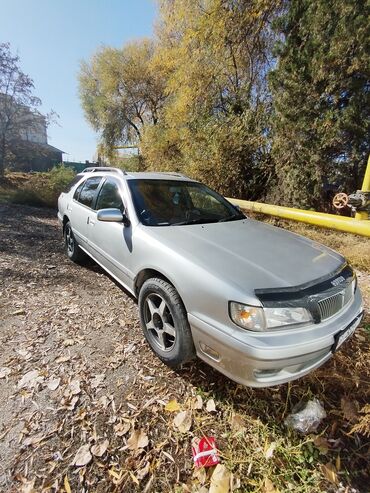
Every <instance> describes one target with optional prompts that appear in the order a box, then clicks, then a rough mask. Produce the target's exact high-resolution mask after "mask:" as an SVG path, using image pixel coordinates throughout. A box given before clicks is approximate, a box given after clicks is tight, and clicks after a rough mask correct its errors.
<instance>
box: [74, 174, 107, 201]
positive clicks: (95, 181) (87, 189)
mask: <svg viewBox="0 0 370 493" xmlns="http://www.w3.org/2000/svg"><path fill="white" fill-rule="evenodd" d="M100 180H101V176H93V177H92V178H88V179H87V180H86V181H85V182H84V183H83V186H82V190H81V192H80V195H79V197H78V199H77V200H78V201H79V202H80V203H81V204H83V205H86V206H87V207H91V206H92V203H93V201H94V198H95V192H96V189H97V188H98V186H99V183H100ZM78 188H80V187H78ZM78 188H77V190H78ZM77 190H76V192H77Z"/></svg>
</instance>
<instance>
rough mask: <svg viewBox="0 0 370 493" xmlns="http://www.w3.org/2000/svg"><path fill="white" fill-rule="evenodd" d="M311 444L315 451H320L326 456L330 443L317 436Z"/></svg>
mask: <svg viewBox="0 0 370 493" xmlns="http://www.w3.org/2000/svg"><path fill="white" fill-rule="evenodd" d="M313 444H314V445H315V447H316V448H317V449H319V450H320V452H321V453H322V454H324V455H325V454H327V453H328V450H329V449H330V443H329V442H328V440H327V439H326V438H324V437H322V436H317V437H315V438H314V441H313Z"/></svg>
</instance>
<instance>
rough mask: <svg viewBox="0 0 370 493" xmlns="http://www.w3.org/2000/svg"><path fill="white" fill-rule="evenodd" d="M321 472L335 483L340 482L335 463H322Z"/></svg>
mask: <svg viewBox="0 0 370 493" xmlns="http://www.w3.org/2000/svg"><path fill="white" fill-rule="evenodd" d="M321 472H322V473H323V475H324V476H325V478H326V479H327V480H328V481H330V482H331V483H333V484H338V476H337V470H336V467H335V465H334V464H332V463H331V462H328V463H327V464H322V465H321Z"/></svg>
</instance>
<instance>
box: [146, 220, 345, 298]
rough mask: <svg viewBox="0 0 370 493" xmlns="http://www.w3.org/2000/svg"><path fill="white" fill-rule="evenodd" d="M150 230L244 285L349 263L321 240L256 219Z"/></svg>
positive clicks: (307, 278)
mask: <svg viewBox="0 0 370 493" xmlns="http://www.w3.org/2000/svg"><path fill="white" fill-rule="evenodd" d="M145 229H146V230H147V232H148V233H149V234H150V236H151V237H152V239H153V240H158V241H159V243H162V244H164V245H166V247H168V248H170V249H171V250H173V251H175V252H177V253H178V254H180V255H181V256H184V257H185V258H186V259H188V260H189V261H191V262H192V263H194V264H198V265H199V267H202V268H203V269H205V270H207V271H208V272H209V273H210V274H212V275H214V276H215V277H218V278H221V279H224V280H227V281H229V282H231V283H232V284H233V285H238V286H239V287H241V288H243V289H245V288H246V287H249V288H251V289H257V288H275V287H291V286H298V285H300V284H304V283H306V282H312V281H315V280H316V279H319V278H321V277H323V276H325V275H328V274H331V273H333V272H334V271H336V270H337V269H338V268H339V267H340V266H341V265H342V264H344V262H345V259H344V258H343V257H342V256H341V255H339V254H338V253H336V252H334V251H333V250H331V249H330V248H328V247H326V246H324V245H321V244H320V243H317V242H315V241H312V240H310V239H308V238H304V237H302V236H299V235H297V234H294V233H291V232H290V231H287V230H284V229H281V228H276V227H274V226H271V225H268V224H265V223H262V222H259V221H255V220H252V219H243V220H240V221H230V222H223V223H211V224H201V225H199V224H197V225H183V226H169V227H167V226H166V227H150V228H145Z"/></svg>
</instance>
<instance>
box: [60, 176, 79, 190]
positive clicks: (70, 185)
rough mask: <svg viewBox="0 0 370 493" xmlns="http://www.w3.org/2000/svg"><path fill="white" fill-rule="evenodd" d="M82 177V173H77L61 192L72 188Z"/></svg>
mask: <svg viewBox="0 0 370 493" xmlns="http://www.w3.org/2000/svg"><path fill="white" fill-rule="evenodd" d="M82 177H83V174H81V173H80V174H78V175H76V176H75V177H74V178H73V180H72V181H71V182H70V183H68V185H67V186H66V187H65V189H64V190H63V192H64V193H68V192H70V191H71V190H72V188H73V187H74V186H75V185H76V183H78V182H79V181H80V180H81V178H82Z"/></svg>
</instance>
